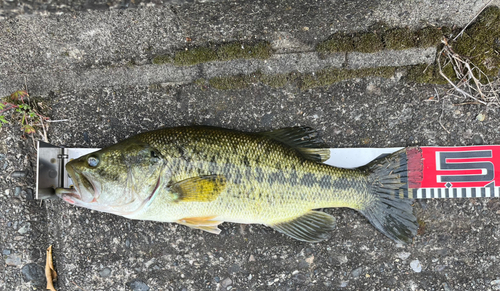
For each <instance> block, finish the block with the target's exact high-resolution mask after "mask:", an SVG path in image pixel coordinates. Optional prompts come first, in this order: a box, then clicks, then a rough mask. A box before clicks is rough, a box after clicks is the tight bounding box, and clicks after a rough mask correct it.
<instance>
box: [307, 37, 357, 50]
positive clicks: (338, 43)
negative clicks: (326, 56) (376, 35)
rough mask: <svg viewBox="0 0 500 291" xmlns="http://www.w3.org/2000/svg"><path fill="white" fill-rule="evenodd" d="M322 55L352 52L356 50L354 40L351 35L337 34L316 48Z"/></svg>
mask: <svg viewBox="0 0 500 291" xmlns="http://www.w3.org/2000/svg"><path fill="white" fill-rule="evenodd" d="M316 50H317V51H318V52H320V53H338V52H350V51H353V50H354V40H353V38H352V36H351V35H348V34H345V33H335V34H334V35H332V36H331V37H330V38H329V39H327V40H325V41H323V42H320V43H319V44H318V45H317V46H316Z"/></svg>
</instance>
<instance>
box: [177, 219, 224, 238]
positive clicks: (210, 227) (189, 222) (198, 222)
mask: <svg viewBox="0 0 500 291" xmlns="http://www.w3.org/2000/svg"><path fill="white" fill-rule="evenodd" d="M215 217H216V216H203V217H186V218H182V219H179V220H177V223H179V224H182V225H185V226H189V227H191V228H196V229H201V230H204V231H206V232H210V233H213V234H219V233H220V229H219V228H218V227H217V226H218V225H219V224H221V223H223V221H220V220H214V218H215Z"/></svg>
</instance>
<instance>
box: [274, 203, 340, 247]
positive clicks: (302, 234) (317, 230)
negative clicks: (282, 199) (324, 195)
mask: <svg viewBox="0 0 500 291" xmlns="http://www.w3.org/2000/svg"><path fill="white" fill-rule="evenodd" d="M270 226H271V227H272V228H274V229H275V230H277V231H279V232H281V233H284V234H286V235H289V236H291V237H293V238H295V239H298V240H301V241H306V242H319V241H322V240H325V239H327V238H328V237H329V232H330V231H331V230H333V229H334V228H335V217H333V216H331V215H329V214H327V213H324V212H321V211H313V210H311V211H309V212H307V213H306V214H304V215H302V216H299V217H297V218H293V219H292V220H290V221H286V222H280V223H277V224H274V225H270Z"/></svg>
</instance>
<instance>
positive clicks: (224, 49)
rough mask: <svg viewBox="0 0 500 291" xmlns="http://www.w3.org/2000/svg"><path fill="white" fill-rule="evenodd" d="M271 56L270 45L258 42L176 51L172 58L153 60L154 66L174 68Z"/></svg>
mask: <svg viewBox="0 0 500 291" xmlns="http://www.w3.org/2000/svg"><path fill="white" fill-rule="evenodd" d="M272 54H273V49H272V47H271V44H270V43H268V42H264V41H260V42H256V43H243V42H231V43H223V44H220V45H210V46H207V47H193V48H188V49H185V50H183V51H178V52H176V53H175V54H174V56H173V57H171V56H169V55H159V56H156V57H154V58H153V60H152V62H153V64H155V65H163V64H174V65H176V66H193V65H196V64H201V63H206V62H213V61H230V60H237V59H262V60H263V59H268V58H270V57H271V55H272Z"/></svg>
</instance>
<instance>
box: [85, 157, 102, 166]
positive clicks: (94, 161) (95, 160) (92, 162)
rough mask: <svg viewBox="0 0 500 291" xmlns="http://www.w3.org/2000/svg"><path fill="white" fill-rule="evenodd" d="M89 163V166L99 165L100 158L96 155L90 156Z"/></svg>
mask: <svg viewBox="0 0 500 291" xmlns="http://www.w3.org/2000/svg"><path fill="white" fill-rule="evenodd" d="M87 163H88V164H89V166H91V167H92V168H94V167H97V165H98V164H99V159H98V158H96V157H89V158H88V159H87Z"/></svg>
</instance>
